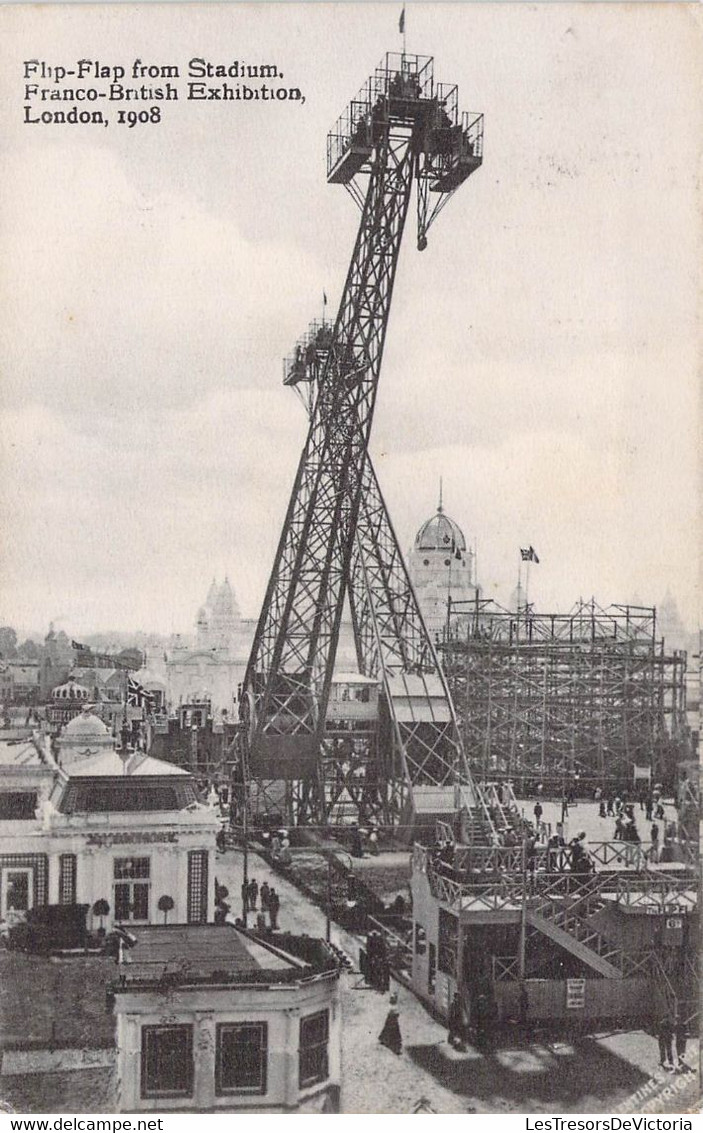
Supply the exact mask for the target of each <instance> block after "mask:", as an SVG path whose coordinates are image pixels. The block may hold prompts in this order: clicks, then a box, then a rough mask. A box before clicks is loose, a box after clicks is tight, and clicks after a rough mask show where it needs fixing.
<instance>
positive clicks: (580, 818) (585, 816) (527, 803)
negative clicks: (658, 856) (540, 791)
mask: <svg viewBox="0 0 703 1133" xmlns="http://www.w3.org/2000/svg"><path fill="white" fill-rule="evenodd" d="M536 801H537V800H536V799H519V800H518V805H519V807H520V810H521V812H522V813H523V814H524V816H525V818H527V819H528V820H529V821H530V822H533V821H534V813H533V810H534V806H535V803H536ZM542 809H543V812H544V813H543V815H542V821H543V822H546V823H548V824H549V825H551V827H552V831H554V830H556V824H557V823H558V822H560V821H561V801H557V800H552V799H543V800H542ZM675 821H676V807H675V806H674V805H673V803H671V802H666V803H665V804H664V819H663V820H660V819H657V826H658V827H659V842H660V844H661V843H662V842H663V841H664V826H665V823H667V822H675ZM635 825H636V826H637V831H638V833H639V836H640V839H641V840H642V841H643V842H649V834H650V829H651V826H652V823H651V822H647V820H646V818H645V812H644V810H640V805H639V803H635ZM564 827H565V833H564V837H565V838H566V840H567V841H568V840H569V838H573V837H574V836H575V835H576V834H578V833H579V832H580V831H581V830H585V831H586V838H587V840H588V841H589V842H612V841H613V839H614V837H615V819H614V818H601V817H600V816H599V813H598V803H594V802H585V801H583V800H581V801H579V802H576V803H571V804H570V805H569V808H568V813H567V815H566V816H565V823H564Z"/></svg>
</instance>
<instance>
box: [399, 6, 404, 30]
mask: <svg viewBox="0 0 703 1133" xmlns="http://www.w3.org/2000/svg"><path fill="white" fill-rule="evenodd" d="M398 31H399V32H400V34H401V35H402V34H403V32H404V31H405V5H403V11H402V12H401V13H400V19H399V20H398Z"/></svg>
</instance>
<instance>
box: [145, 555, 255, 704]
mask: <svg viewBox="0 0 703 1133" xmlns="http://www.w3.org/2000/svg"><path fill="white" fill-rule="evenodd" d="M253 633H254V626H253V624H252V623H251V622H249V621H245V620H244V619H243V618H242V616H241V614H240V612H239V607H238V605H237V601H236V598H235V596H234V592H233V590H232V586H231V584H230V582H229V579H228V578H225V580H224V582H222V583H221V584H220V585H218V584H217V583H216V582H215V581H214V580H213V582H212V585H211V586H210V590H209V592H208V596H207V599H206V601H205V605H204V606H202V607H201V608H200V610H199V611H198V615H197V620H196V632H195V637H194V639H187V638H183V637H181V636H180V635H177V636H176V637H175V638H174V639H173V642H172V644H171V647H170V649H169V650H168V653H167V658H166V674H165V679H166V686H167V693H166V700H167V702H168V705H169V707H170V708H171V709H174V708H177V707H178V705H179V704H184V703H192V702H196V701H201V702H205V701H209V703H210V705H211V707H212V712H213V715H214V716H220V715H221V713H222V710H223V709H224V710H225V711H226V712H227V713H228V714H229V715H230V716H236V714H237V705H238V688H239V685H240V684H241V682H242V680H243V679H244V672H245V669H246V664H247V661H248V659H249V649H250V647H251V641H252V638H253Z"/></svg>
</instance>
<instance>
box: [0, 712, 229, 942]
mask: <svg viewBox="0 0 703 1133" xmlns="http://www.w3.org/2000/svg"><path fill="white" fill-rule="evenodd" d="M3 746H6V747H7V748H8V752H9V751H11V750H15V751H17V750H19V748H14V749H13V748H11V745H3ZM24 750H25V757H24V759H23V760H22V762H21V764H17V761H16V760H15V761H14V765H13V763H12V762H11V761H10V760H11V757H10V756H9V755H8V754H6V757H5V758H4V760H3V762H2V764H0V906H1V911H2V916H3V919H4V920H13V919H15V920H17V919H21V918H22V916H23V915H24V914H25V913H26V912H27V911H28V910H29V909H31V908H33V907H35V906H37V905H46V904H52V905H54V904H65V905H70V904H79V905H81V904H84V905H88V906H89V907H90V909H91V910H93V908H94V906H95V905H96V902H100V903H101V904H100V906H99V908H102V909H103V912H102V914H101V913H99V912H91V914H90V917H91V919H90V921H89V927H93V928H94V929H97V928H99V927H102V928H106V929H107V928H110V927H111V926H112V925H114V924H117V923H120V924H153V923H161V922H163V920H164V917H165V916H168V917H170V919H171V921H172V922H174V923H183V924H187V923H191V924H201V923H206V922H207V921H210V920H212V919H213V917H214V856H215V837H216V834H217V831H218V830H219V827H220V820H219V816H218V815H217V814H216V813H215V811H214V810H213V809H212V808H211V807H209V806H206V805H204V804H202V803H200V802H198V796H197V792H196V787H195V780H194V779H193V777H192V776H191V775H189V774H188V773H187V772H185V771H183V770H181V769H180V768H177V767H174V766H173V764H170V763H165V762H162V761H161V760H156V759H152V758H150V757H148V756H145V755H144V754H143V753H141V752H131V753H127V754H125V755H124V757H123V755H122V753H119V752H118V751H117V750H116V749H115V745H114V741H113V739H112V737H111V736H110V735H109V733H108V732H107V729H106V728H105V726H104V725H103V724H102V722H101V721H100V720H98V719H97V718H96V717H91V715H90V713H89V711H85V712H84V713H83V714H82V715H81V716H80V717H77V718H76V719H74V720H72V721H71V722H70V723H69V724H68V725H67V726H66V728H65V729H64V735H63V737H62V738H61V740H60V741H59V751H58V759H59V762H56V761H55V760H54V759H53V756H52V754H51V752H50V750H49V745H48V742H46V741H43V740H40V739H39V738H35V739H34V740H33V741H31V742H29V743H27V744H26V745H25V749H24ZM161 898H168V899H169V900H168V901H167V902H166V905H167V906H168V908H167V911H166V913H164V911H163V908H162V906H163V905H164V902H162V901H161ZM160 906H161V907H160ZM106 909H107V911H105V910H106Z"/></svg>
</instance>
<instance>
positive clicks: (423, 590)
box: [408, 487, 478, 638]
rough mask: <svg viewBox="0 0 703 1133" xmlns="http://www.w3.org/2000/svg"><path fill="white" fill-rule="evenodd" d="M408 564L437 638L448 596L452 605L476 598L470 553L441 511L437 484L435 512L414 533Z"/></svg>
mask: <svg viewBox="0 0 703 1133" xmlns="http://www.w3.org/2000/svg"><path fill="white" fill-rule="evenodd" d="M408 567H409V570H410V577H411V578H412V581H413V586H414V587H415V592H416V594H417V598H418V601H419V603H420V607H421V609H422V613H423V616H424V618H425V622H426V624H427V628H428V630H429V631H430V633H431V634H432V635H433V636H435V635H436V636H437V637H440V638H441V636H442V634H443V633H444V630H445V628H446V625H447V616H448V610H449V599H450V598H451V603H452V606H453V604H454V603H455V602H466V601H467V600H470V599H473V598H475V597H476V591H477V589H478V587H477V583H476V579H475V576H474V553H473V551H471V550H470V549H468V548H467V546H466V539H465V538H464V532H463V531H462V530H461V528H460V527H459V524H458V523H457V522H456V521H455V520H453V519H451V517H450V516H448V515H447V514H446V513H445V511H444V507H443V506H442V490H441V487H440V494H439V504H438V506H437V511H436V513H435V514H434V515H433V516H431V518H430V519H428V520H426V521H425V523H423V524H422V527H421V528H420V530H419V531H418V533H417V535H416V536H415V543H414V545H413V547H412V550H411V551H410V554H409V556H408ZM453 620H454V619H453V618H452V621H453Z"/></svg>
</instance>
